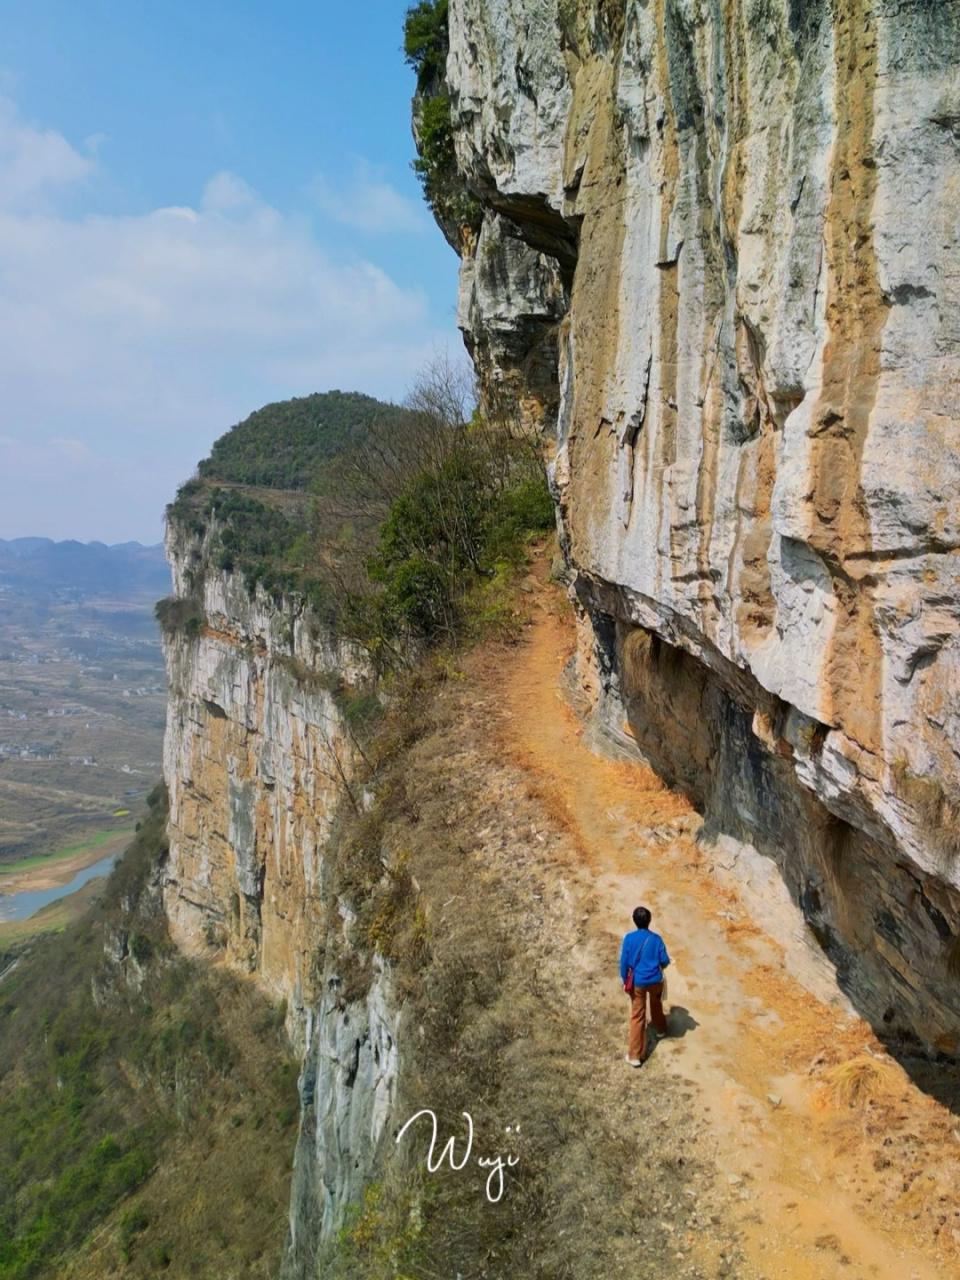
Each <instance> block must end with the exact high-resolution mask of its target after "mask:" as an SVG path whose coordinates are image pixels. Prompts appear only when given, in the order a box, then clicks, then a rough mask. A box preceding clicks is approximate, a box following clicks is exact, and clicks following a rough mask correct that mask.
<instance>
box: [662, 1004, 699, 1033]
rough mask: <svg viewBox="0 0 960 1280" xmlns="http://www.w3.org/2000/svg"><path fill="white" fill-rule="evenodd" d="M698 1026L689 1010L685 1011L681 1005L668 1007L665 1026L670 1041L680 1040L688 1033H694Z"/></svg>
mask: <svg viewBox="0 0 960 1280" xmlns="http://www.w3.org/2000/svg"><path fill="white" fill-rule="evenodd" d="M699 1025H700V1023H699V1022H698V1021H697V1020H696V1018H694V1017H693V1016H692V1015H691V1013H690V1010H689V1009H685V1008H684V1007H683V1005H682V1004H674V1005H671V1006H670V1012H669V1013H668V1014H667V1026H668V1027H669V1028H670V1039H671V1040H682V1039H683V1037H684V1036H685V1035H686V1034H687V1032H688V1031H696V1029H697V1027H699Z"/></svg>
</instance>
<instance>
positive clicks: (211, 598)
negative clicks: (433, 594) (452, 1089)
mask: <svg viewBox="0 0 960 1280" xmlns="http://www.w3.org/2000/svg"><path fill="white" fill-rule="evenodd" d="M167 552H168V556H169V559H170V562H171V565H172V567H173V577H174V588H175V592H176V595H177V596H178V597H179V598H180V600H181V601H182V602H184V606H185V607H184V608H183V610H182V612H183V614H184V615H187V616H188V617H189V623H190V625H187V626H181V627H179V628H177V629H168V630H167V634H166V636H165V651H166V659H167V671H168V677H169V702H168V715H167V731H166V738H165V749H164V771H165V777H166V782H167V787H168V789H169V795H170V819H169V828H168V837H169V848H170V853H169V860H168V864H167V871H166V880H165V885H164V904H165V908H166V912H167V915H168V918H169V921H170V927H171V931H172V933H173V936H174V938H175V939H176V941H177V942H178V944H179V945H180V946H181V947H182V948H183V949H184V950H185V951H187V952H189V953H193V954H203V955H206V956H207V957H209V958H211V959H217V960H220V961H221V962H225V963H227V964H229V965H231V966H232V967H234V968H236V969H238V970H240V971H241V972H245V973H250V974H251V975H253V976H254V977H255V978H256V979H257V980H258V981H259V982H260V983H261V984H262V985H263V986H264V987H265V988H266V989H267V990H268V991H270V992H271V993H272V994H273V995H274V997H275V998H277V999H284V1000H286V1001H287V1004H288V1010H289V1013H288V1027H289V1029H290V1031H291V1033H292V1035H293V1038H294V1042H295V1043H296V1044H297V1046H298V1048H299V1049H300V1051H301V1053H302V1054H303V1058H304V1069H303V1074H302V1077H301V1101H302V1117H301V1130H300V1137H299V1140H298V1144H297V1154H296V1160H295V1173H294V1191H293V1204H292V1210H291V1230H290V1238H289V1239H288V1248H287V1253H288V1257H287V1259H286V1262H285V1271H284V1274H285V1275H287V1276H290V1277H296V1276H301V1275H303V1276H306V1275H312V1274H313V1270H312V1268H313V1264H314V1260H315V1254H316V1250H317V1248H318V1247H319V1243H320V1240H321V1238H322V1237H323V1235H324V1234H325V1233H327V1232H329V1231H330V1230H332V1229H333V1227H334V1226H335V1225H336V1223H337V1222H338V1221H339V1216H340V1214H341V1213H342V1211H343V1210H344V1208H345V1206H346V1205H348V1204H351V1203H354V1202H356V1201H357V1200H358V1199H360V1198H361V1193H362V1188H363V1185H364V1183H365V1182H366V1181H367V1180H369V1178H370V1177H371V1175H372V1172H373V1170H374V1168H375V1161H376V1155H377V1151H378V1144H379V1142H380V1139H381V1136H382V1134H383V1132H384V1126H385V1124H386V1120H387V1117H388V1115H389V1112H390V1106H391V1103H392V1100H393V1096H394V1090H395V1084H396V1077H397V1050H396V1039H397V1021H398V1016H399V1015H398V1011H397V1008H396V1006H395V1004H391V1002H390V999H389V990H390V979H389V973H388V972H386V971H381V972H380V973H379V976H378V977H377V979H376V981H375V982H374V983H373V986H372V987H371V989H370V991H369V993H367V994H366V995H365V996H364V997H363V998H362V999H359V1000H354V1001H348V1000H345V999H343V998H342V997H341V995H340V986H341V984H340V980H339V976H338V974H337V973H336V970H335V968H332V967H331V965H330V963H329V960H327V959H325V952H326V949H327V944H328V943H329V941H330V938H331V936H333V935H336V934H341V935H342V931H343V919H342V913H341V905H340V903H339V902H338V900H337V898H336V896H335V895H334V894H333V893H332V892H331V889H330V885H329V874H328V871H327V867H326V861H325V860H326V857H327V855H328V853H329V848H330V840H331V837H332V835H333V833H334V826H335V821H336V815H337V811H338V807H339V805H340V804H341V802H342V800H343V796H344V780H345V778H346V777H349V774H350V770H351V768H352V766H353V748H352V745H351V738H350V736H349V734H348V733H347V732H346V730H345V724H344V719H343V717H342V715H341V712H340V709H339V707H338V702H337V698H336V696H335V690H336V688H337V687H338V684H339V683H340V682H341V681H343V680H344V679H346V680H350V679H351V678H353V677H354V676H355V675H356V662H355V659H354V657H353V655H352V654H351V653H350V652H349V651H348V650H346V649H345V648H344V647H343V646H340V645H338V644H336V643H335V642H334V641H333V640H332V638H331V637H330V636H329V634H327V633H326V632H325V631H324V630H323V628H322V627H320V626H318V625H317V623H316V621H315V620H314V619H312V618H311V616H310V614H309V613H306V612H304V611H303V609H302V607H298V606H295V605H293V604H291V603H290V602H289V601H284V602H282V603H281V604H277V603H275V602H274V601H272V600H271V599H270V598H269V597H267V596H265V595H264V593H263V592H262V591H256V592H254V593H253V594H251V593H250V592H249V591H248V590H247V588H246V586H245V585H244V581H243V578H242V576H241V575H240V574H230V573H225V572H223V571H222V570H219V569H218V568H217V567H216V560H215V557H214V556H213V555H212V554H211V544H210V538H209V535H208V536H207V538H206V539H204V538H198V537H197V535H196V534H194V533H192V532H191V531H190V530H189V529H186V528H184V527H182V526H180V525H178V524H177V523H175V522H173V523H171V524H170V527H169V529H168V535H167ZM347 909H348V908H347V907H345V906H344V907H343V910H344V911H345V910H347ZM291 1154H292V1153H291Z"/></svg>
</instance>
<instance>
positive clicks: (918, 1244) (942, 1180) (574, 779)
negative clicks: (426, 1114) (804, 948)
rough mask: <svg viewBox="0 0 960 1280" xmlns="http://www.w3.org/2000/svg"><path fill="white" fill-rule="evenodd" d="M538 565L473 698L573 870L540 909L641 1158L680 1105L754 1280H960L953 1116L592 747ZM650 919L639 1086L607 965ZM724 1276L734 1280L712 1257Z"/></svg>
mask: <svg viewBox="0 0 960 1280" xmlns="http://www.w3.org/2000/svg"><path fill="white" fill-rule="evenodd" d="M545 566H546V557H545V556H542V555H541V556H539V557H538V558H537V560H536V562H535V566H534V572H533V573H532V574H531V576H530V577H529V578H528V579H527V582H526V584H525V589H526V590H527V591H528V593H529V595H528V599H529V600H530V603H531V610H532V621H531V624H530V626H529V627H528V628H527V631H526V638H525V641H524V642H523V643H522V645H521V646H520V647H519V649H518V650H517V651H516V653H515V655H514V656H513V658H512V660H511V661H510V662H509V663H502V664H501V665H500V666H499V667H498V668H497V669H496V670H495V671H494V670H492V669H491V670H489V671H487V673H486V675H485V676H481V679H485V680H486V682H487V684H488V687H489V688H490V692H491V693H495V696H494V697H493V698H491V702H492V703H493V705H495V706H496V707H497V708H498V715H497V723H498V727H499V732H500V738H501V745H502V748H503V750H504V752H505V754H506V755H507V757H508V758H510V759H511V760H512V761H513V762H514V763H515V764H517V765H519V766H520V768H521V769H522V770H523V771H524V774H525V776H526V777H527V779H528V785H529V786H530V787H531V790H532V792H535V793H536V794H538V795H539V796H540V797H541V798H542V800H543V801H544V803H545V804H546V805H547V807H548V808H549V810H550V812H551V815H552V817H553V818H554V819H555V820H557V821H559V822H560V823H561V824H562V825H564V826H565V827H566V828H567V830H568V831H569V832H570V834H571V835H572V837H573V839H574V840H575V842H576V844H577V847H578V849H579V851H580V855H581V858H582V869H581V870H582V874H581V875H580V876H579V877H578V878H577V879H575V880H574V882H573V883H572V884H571V881H570V879H569V877H566V878H564V880H563V882H562V883H558V884H556V885H554V886H552V887H551V886H550V885H549V877H548V884H547V890H548V900H549V895H550V892H551V888H552V891H553V892H555V893H556V894H563V895H569V894H570V893H573V894H574V895H575V896H576V897H577V898H578V899H579V905H578V909H580V908H582V911H583V918H584V920H585V926H584V928H585V933H584V934H583V935H582V936H583V937H584V943H583V947H582V953H581V955H580V957H579V960H580V964H581V966H582V971H583V979H582V981H583V983H584V984H585V985H586V986H587V987H588V989H589V993H590V997H591V1003H592V1006H593V1007H594V1008H595V1009H596V1010H597V1011H598V1012H599V1013H601V1014H602V1015H603V1016H604V1017H605V1018H608V1019H609V1022H610V1025H611V1027H614V1028H616V1030H617V1031H618V1032H619V1033H620V1038H621V1040H622V1041H623V1044H622V1045H621V1051H620V1053H619V1054H617V1053H611V1055H610V1059H609V1062H608V1063H606V1064H605V1065H604V1068H603V1069H604V1070H606V1071H608V1072H609V1073H611V1075H618V1074H623V1073H626V1074H628V1075H631V1076H632V1079H631V1085H632V1088H633V1089H634V1090H635V1093H636V1102H637V1107H636V1116H637V1126H636V1132H635V1134H634V1135H633V1136H634V1137H635V1140H636V1142H637V1143H638V1145H640V1146H642V1145H643V1144H644V1143H645V1141H646V1138H645V1136H644V1135H645V1133H648V1132H649V1130H648V1129H647V1128H646V1127H645V1124H644V1121H645V1119H647V1118H649V1116H650V1115H651V1114H655V1113H656V1112H657V1109H658V1106H659V1105H660V1101H661V1100H662V1099H663V1097H664V1095H665V1094H667V1093H672V1094H673V1095H675V1096H674V1099H673V1102H674V1104H675V1103H676V1101H677V1098H678V1097H682V1098H683V1099H685V1100H686V1101H685V1105H686V1107H688V1108H689V1110H690V1112H692V1113H693V1114H694V1115H695V1116H696V1119H697V1121H698V1124H700V1125H702V1128H703V1132H704V1134H705V1136H706V1139H707V1140H708V1141H706V1142H705V1146H710V1147H713V1149H714V1150H715V1151H716V1152H717V1156H716V1159H717V1163H718V1165H719V1168H720V1170H721V1174H722V1178H723V1180H724V1181H725V1183H726V1185H727V1186H728V1187H729V1191H730V1198H731V1200H732V1201H733V1202H734V1204H735V1205H736V1206H737V1215H738V1219H739V1223H738V1226H739V1233H740V1237H741V1238H740V1245H741V1248H742V1249H743V1253H744V1256H745V1258H746V1260H747V1262H748V1263H749V1271H750V1272H751V1273H753V1272H756V1273H757V1274H759V1275H763V1276H767V1277H770V1278H771V1280H772V1278H773V1277H779V1276H789V1277H797V1280H808V1278H809V1280H833V1278H834V1277H846V1278H847V1280H858V1278H859V1277H863V1278H864V1280H868V1278H870V1277H879V1278H881V1280H885V1278H886V1277H890V1280H894V1278H895V1280H907V1278H909V1280H939V1278H941V1277H950V1276H956V1275H958V1274H960V1253H958V1245H960V1125H958V1120H957V1117H956V1116H955V1115H953V1114H952V1113H951V1111H950V1110H949V1109H947V1108H946V1107H944V1106H941V1105H940V1104H939V1103H937V1102H935V1101H933V1100H932V1099H931V1098H930V1097H929V1096H928V1095H926V1094H925V1093H923V1092H921V1091H920V1090H919V1089H918V1088H916V1087H915V1086H914V1085H913V1084H912V1083H911V1081H910V1080H909V1078H908V1076H907V1075H906V1074H905V1072H904V1071H903V1070H902V1069H901V1067H900V1066H899V1065H898V1064H896V1063H895V1062H894V1061H893V1060H892V1059H890V1058H889V1057H888V1056H887V1055H886V1054H885V1052H884V1051H883V1049H882V1047H881V1045H880V1044H879V1043H878V1042H877V1041H876V1039H875V1038H874V1036H873V1034H872V1032H871V1030H870V1028H869V1027H868V1026H867V1025H866V1024H865V1023H864V1022H862V1021H861V1020H860V1019H858V1018H856V1017H855V1016H853V1015H851V1014H850V1013H849V1012H846V1011H845V1005H844V1002H843V1001H842V1000H838V1001H837V1002H836V1003H831V1004H825V1003H822V1002H821V1000H819V999H817V998H815V997H814V996H813V995H811V994H809V993H808V991H807V990H805V989H804V988H803V987H801V986H800V984H799V983H798V982H797V981H796V980H795V979H794V978H793V977H792V976H791V975H790V973H789V972H788V971H787V968H786V966H785V964H784V953H783V949H782V948H781V947H780V946H779V945H778V944H777V943H775V942H774V941H773V940H772V939H770V938H769V937H768V936H766V935H765V934H764V933H763V932H762V930H761V929H760V928H759V927H757V925H756V924H755V923H754V922H753V921H751V920H750V918H749V916H748V914H747V910H746V908H745V907H744V905H743V903H742V902H741V901H740V899H739V898H738V896H737V893H736V890H735V889H734V888H732V887H730V886H729V885H728V887H726V888H724V887H722V886H721V885H720V884H719V883H718V882H717V880H716V879H715V878H714V876H713V875H711V870H712V867H711V858H710V856H709V854H707V853H705V852H704V851H703V850H701V849H700V848H699V847H698V845H697V842H696V838H695V837H696V832H697V830H698V828H699V818H698V817H697V815H696V814H695V813H694V812H693V811H692V810H691V809H690V808H689V806H688V805H687V804H686V802H685V801H684V800H683V799H682V798H681V797H679V796H678V795H676V794H675V793H672V792H670V791H668V790H666V789H664V788H663V787H662V786H661V785H660V784H659V783H658V781H657V780H656V778H655V777H654V776H653V775H652V773H650V771H649V770H646V769H645V768H643V767H642V766H639V765H638V766H631V765H624V764H619V763H615V762H612V761H610V760H608V759H605V758H602V757H600V756H598V755H596V754H594V753H593V752H592V751H590V750H589V749H588V747H587V746H586V745H584V744H583V743H582V742H581V738H582V736H583V726H582V724H581V722H580V721H579V720H578V718H577V716H576V715H575V714H574V712H573V710H572V709H571V708H570V707H569V705H568V704H567V703H566V702H565V700H564V699H563V697H562V696H561V693H560V683H561V679H560V678H561V672H562V670H563V667H564V665H565V663H566V662H567V660H568V658H569V657H570V655H571V653H572V652H573V648H574V643H575V640H574V629H573V622H572V618H571V616H570V608H569V605H568V604H567V602H566V601H565V600H564V599H563V597H562V594H561V593H560V591H559V590H558V589H557V588H555V587H553V586H552V585H550V584H548V583H547V582H546V581H545V577H546V570H545ZM641 902H643V903H645V904H646V905H648V906H649V907H650V908H651V910H652V911H653V913H654V928H656V929H658V930H659V931H660V932H662V934H663V935H664V938H665V939H666V942H667V945H668V948H669V950H670V953H671V956H672V957H673V959H674V965H673V967H672V968H671V970H670V973H669V998H668V1001H667V1008H668V1010H669V1009H670V1008H671V1006H672V1009H673V1012H672V1014H671V1015H670V1019H671V1023H672V1024H673V1028H674V1030H675V1033H676V1034H675V1035H673V1036H671V1038H669V1039H666V1040H664V1041H661V1042H660V1043H659V1044H658V1045H657V1047H656V1049H655V1051H654V1053H653V1055H652V1057H651V1059H650V1060H649V1061H648V1062H647V1063H646V1064H645V1066H644V1067H643V1068H642V1069H641V1070H639V1071H635V1072H631V1068H629V1067H628V1066H627V1065H626V1064H625V1063H624V1062H623V1060H622V1050H623V1049H625V1047H626V1007H625V997H624V996H623V993H622V991H621V990H620V986H619V981H618V977H617V971H616V964H617V958H618V954H619V942H620V938H621V936H622V934H623V933H624V932H625V931H626V929H627V928H629V927H631V926H630V919H629V917H630V912H631V910H632V909H633V907H634V906H636V905H637V904H638V903H641ZM588 917H589V919H588V920H587V918H588ZM851 1099H852V1101H851ZM624 1137H625V1138H629V1137H630V1135H628V1134H625V1135H624ZM651 1156H652V1158H653V1159H655V1158H656V1153H655V1152H652V1153H651ZM741 1206H742V1208H741ZM741 1265H743V1264H741ZM734 1267H736V1264H734ZM746 1269H747V1268H746V1267H744V1270H746ZM715 1273H716V1274H717V1275H720V1276H724V1275H736V1274H737V1270H736V1269H731V1266H730V1265H729V1264H728V1263H727V1262H726V1261H725V1260H724V1259H723V1258H722V1257H721V1258H718V1259H716V1272H715Z"/></svg>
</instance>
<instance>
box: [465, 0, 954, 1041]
mask: <svg viewBox="0 0 960 1280" xmlns="http://www.w3.org/2000/svg"><path fill="white" fill-rule="evenodd" d="M958 68H960V5H957V4H956V3H953V2H949V3H941V2H934V0H832V2H831V3H827V2H826V0H620V2H619V3H614V4H609V3H605V0H450V54H449V58H448V61H447V88H448V91H449V93H450V96H451V103H452V115H453V120H454V122H455V126H456V147H457V154H458V164H459V168H460V171H461V173H462V175H463V177H464V180H465V181H466V183H467V185H468V186H469V188H470V189H471V190H472V192H473V193H474V194H475V195H476V196H478V197H479V198H480V200H481V202H482V204H483V207H484V218H483V225H482V229H481V231H480V233H479V237H474V236H473V235H472V234H471V235H470V236H466V237H465V256H464V261H463V269H462V286H461V302H460V324H461V326H462V328H463V330H464V333H465V336H466V339H467V343H468V347H469V348H470V349H471V351H472V352H473V353H474V354H475V356H476V357H477V360H478V366H479V368H480V370H481V372H482V374H483V376H484V379H485V381H486V385H487V387H488V388H489V389H490V390H491V391H492V390H494V389H503V388H507V389H508V390H510V392H511V394H512V395H513V397H514V399H515V400H516V401H517V402H518V403H519V404H520V406H521V408H522V410H523V411H524V412H525V414H526V415H527V416H528V417H531V418H533V419H536V418H538V417H539V419H540V420H542V421H544V422H546V423H550V422H555V423H556V427H557V442H558V449H557V456H556V460H555V465H554V479H555V485H556V495H557V499H558V503H559V510H560V515H561V523H562V533H563V537H564V540H565V545H566V549H567V551H568V555H569V558H570V561H571V564H572V566H573V568H574V570H575V572H576V591H577V594H578V596H579V598H580V600H581V602H582V604H583V606H584V609H585V616H586V617H587V618H589V620H590V621H591V623H592V627H593V637H592V639H593V641H594V642H595V645H594V647H595V652H596V660H597V662H598V664H599V668H600V677H601V679H600V684H601V686H602V695H601V703H602V706H603V708H605V709H606V711H607V712H608V713H609V716H610V717H612V718H613V719H614V720H615V722H616V727H617V729H619V728H620V722H621V721H622V720H623V719H624V717H626V720H627V721H628V725H629V728H630V732H631V735H632V736H633V737H634V738H635V739H636V741H637V742H638V743H639V745H640V747H641V749H642V750H643V752H644V753H645V754H647V755H648V756H650V757H651V758H652V759H654V761H655V762H657V763H659V764H660V766H661V767H662V768H663V769H665V770H666V772H667V773H669V774H670V775H672V776H673V777H674V778H675V779H676V780H677V781H679V782H681V783H682V784H683V785H685V786H686V787H687V788H688V789H689V790H690V791H691V793H692V794H694V795H695V796H696V798H697V799H698V801H699V802H700V803H701V804H702V806H703V807H704V809H705V811H706V813H707V816H708V819H710V823H708V826H710V825H711V824H712V826H713V828H714V829H720V830H724V831H727V832H728V833H731V834H734V835H736V836H737V837H738V838H746V839H750V840H752V841H753V842H755V843H756V844H758V845H759V846H760V847H763V848H764V849H766V850H767V851H769V852H772V853H773V854H774V856H775V857H776V858H777V860H778V862H779V863H780V866H781V868H782V870H783V872H784V875H785V878H786V879H787V882H788V884H789V885H790V887H791V890H792V892H793V893H794V894H795V896H796V898H797V900H798V901H800V902H801V903H802V905H803V907H804V910H805V912H806V914H807V917H808V919H809V921H810V923H811V926H812V927H813V928H814V930H815V932H816V933H817V936H818V937H819V938H820V939H821V941H822V943H823V944H824V946H825V947H826V948H827V950H828V952H829V953H830V954H831V956H832V958H833V959H834V960H835V961H836V963H837V964H838V967H839V969H840V973H841V978H842V980H843V981H844V982H845V984H846V985H847V986H848V989H849V990H850V991H851V993H852V994H854V996H855V998H857V999H858V1001H859V1003H860V1006H861V1008H863V1009H864V1010H865V1012H867V1013H868V1014H869V1015H870V1016H871V1017H872V1018H873V1019H874V1021H875V1022H876V1023H877V1024H878V1025H881V1024H885V1025H886V1026H887V1027H888V1028H889V1029H891V1030H893V1031H896V1030H898V1029H899V1030H903V1031H904V1032H916V1033H918V1034H919V1035H920V1036H922V1037H923V1039H925V1040H926V1041H927V1042H929V1043H934V1044H936V1045H938V1046H939V1047H940V1048H942V1049H946V1050H948V1051H951V1052H955V1051H956V1049H957V1046H958V1035H960V999H958V994H957V990H956V987H957V983H956V979H955V977H954V976H953V975H954V973H955V971H956V968H957V961H958V959H960V946H958V943H957V936H958V934H960V719H958V714H960V703H958V692H960V556H958V548H960V450H958V449H957V441H958V434H960V433H958V427H960V271H958V266H957V263H958V261H960V255H958V247H960V246H958V236H960V232H958V229H957V222H956V213H955V211H956V208H957V201H958V193H960V149H958V137H960V70H958ZM553 352H556V361H555V363H553V364H551V360H552V353H553Z"/></svg>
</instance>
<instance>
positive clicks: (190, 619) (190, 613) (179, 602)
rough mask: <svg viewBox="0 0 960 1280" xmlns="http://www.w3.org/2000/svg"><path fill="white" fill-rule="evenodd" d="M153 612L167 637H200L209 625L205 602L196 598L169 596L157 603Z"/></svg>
mask: <svg viewBox="0 0 960 1280" xmlns="http://www.w3.org/2000/svg"><path fill="white" fill-rule="evenodd" d="M153 612H154V616H155V617H156V619H157V621H158V622H159V623H160V628H161V630H162V631H163V632H164V633H165V634H166V635H177V634H179V635H184V636H188V637H193V636H198V635H199V634H200V632H201V631H202V630H203V628H204V627H205V626H206V625H207V615H206V613H205V612H204V609H203V602H202V601H201V600H198V599H197V598H196V596H167V597H166V599H164V600H158V601H157V603H156V605H155V606H154V610H153Z"/></svg>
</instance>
